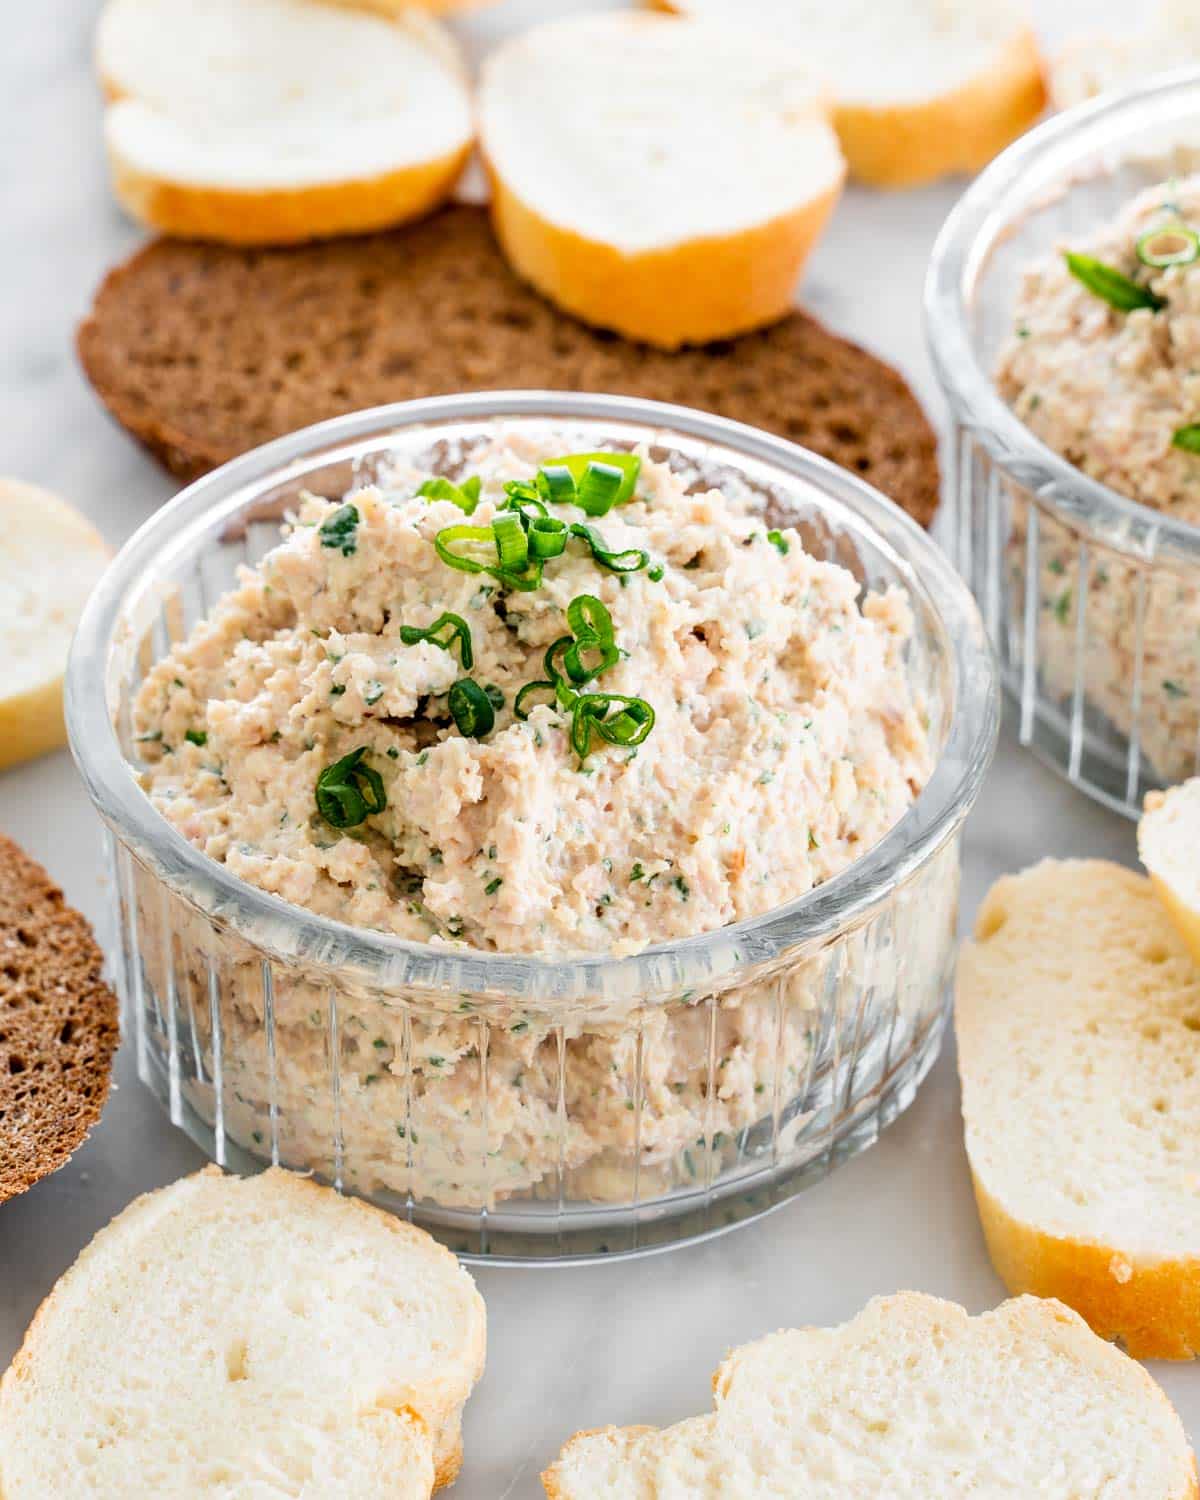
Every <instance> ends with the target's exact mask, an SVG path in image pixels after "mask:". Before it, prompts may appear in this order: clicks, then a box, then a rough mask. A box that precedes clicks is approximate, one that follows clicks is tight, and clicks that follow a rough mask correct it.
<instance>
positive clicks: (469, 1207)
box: [67, 391, 998, 1261]
mask: <svg viewBox="0 0 1200 1500" xmlns="http://www.w3.org/2000/svg"><path fill="white" fill-rule="evenodd" d="M538 429H541V430H547V431H550V430H553V431H554V432H556V433H558V434H559V436H560V439H561V438H563V437H566V438H568V439H569V441H568V442H566V443H565V444H564V442H563V441H560V442H559V446H560V447H561V446H564V445H565V446H569V447H577V448H581V449H598V448H607V447H618V448H619V447H631V446H632V445H634V444H635V443H638V442H642V441H644V442H647V443H648V444H650V446H651V450H652V453H653V455H654V456H655V457H669V458H670V460H671V462H673V463H674V464H676V465H677V466H680V467H683V468H688V469H690V470H691V471H692V472H693V473H694V474H695V475H696V476H697V479H698V480H699V481H701V482H706V483H707V482H716V483H733V484H740V485H741V486H743V487H744V489H745V491H746V492H748V494H749V495H750V496H751V497H752V498H753V500H754V501H755V503H757V502H759V501H761V502H762V503H763V504H764V505H765V507H766V510H767V513H768V514H770V515H771V516H772V517H775V518H777V519H780V520H783V519H790V520H792V521H793V522H794V524H797V525H799V526H800V527H801V528H802V529H803V535H804V537H805V543H806V546H807V547H808V548H809V550H811V551H813V552H815V553H816V554H818V555H823V556H828V557H831V558H836V560H837V561H839V562H841V563H843V564H844V565H846V566H848V567H850V568H852V569H853V570H854V571H855V572H856V574H857V576H858V577H859V578H860V580H861V581H862V582H863V583H864V584H867V585H872V586H878V585H885V584H890V583H897V584H900V585H902V586H903V587H904V588H905V589H906V590H907V592H908V594H909V596H910V598H911V600H912V603H913V609H914V614H915V621H916V625H915V632H914V636H913V640H912V642H911V645H910V647H909V650H908V669H909V670H910V672H911V674H912V678H913V680H914V683H915V685H916V688H917V690H918V691H920V692H921V693H922V694H923V695H924V697H925V699H926V701H927V704H928V712H929V718H930V733H931V736H932V739H933V743H934V745H935V747H936V749H937V751H938V758H937V764H936V768H935V770H934V772H933V775H932V778H931V780H930V782H929V784H928V786H927V787H926V788H925V790H924V792H923V793H922V795H921V796H920V798H919V799H918V800H917V802H916V804H915V805H914V806H913V807H912V808H911V809H910V810H909V811H908V813H907V814H906V815H905V816H904V818H903V819H902V820H901V822H900V823H899V824H898V825H897V826H896V827H895V828H893V829H892V831H891V832H890V833H889V834H888V835H887V836H886V837H885V838H884V839H883V840H882V841H881V842H880V843H879V844H878V845H877V846H876V847H874V848H873V849H871V850H870V851H869V852H867V853H866V854H864V856H863V857H862V858H861V859H860V860H858V861H857V862H856V863H855V864H854V865H853V866H852V867H851V868H849V869H848V870H846V871H845V872H844V873H842V874H841V875H839V876H838V877H837V878H836V879H833V880H830V881H828V882H827V883H826V884H824V885H822V886H820V887H819V888H817V889H816V890H814V891H812V892H811V893H809V894H808V895H806V896H804V897H803V898H801V899H799V900H796V901H793V902H791V903H789V904H788V905H786V906H783V907H780V908H778V909H776V910H774V911H771V912H769V913H768V914H766V915H764V916H762V917H759V918H756V919H754V920H752V921H746V922H741V923H738V924H737V925H735V926H730V927H726V928H723V929H721V930H719V931H716V932H711V933H707V934H704V935H702V936H699V937H694V938H691V939H688V940H686V941H683V942H672V943H664V944H662V945H660V946H657V947H654V948H651V949H649V950H648V951H646V952H644V953H641V954H638V955H636V956H634V957H628V958H619V959H617V958H614V959H606V958H596V957H581V958H579V959H570V960H564V961H557V960H555V961H551V960H547V959H539V958H524V957H520V958H518V957H508V956H500V955H495V954H487V953H479V952H470V951H467V952H460V951H455V950H447V949H446V948H445V947H440V948H439V947H436V946H431V945H427V944H421V943H411V942H404V941H401V940H399V939H397V938H394V937H391V936H387V935H383V934H380V933H376V932H371V931H366V930H362V929H357V928H353V927H349V926H345V925H343V924H341V923H338V922H336V921H331V920H327V919H323V918H321V917H318V916H314V915H312V914H311V913H309V912H306V911H303V910H301V909H298V908H296V907H293V906H290V905H288V904H287V903H285V902H283V901H281V900H280V899H278V898H277V897H274V896H271V895H268V894H266V893H264V892H263V891H261V890H258V889H256V888H255V887H253V886H250V885H247V884H245V883H243V882H242V881H241V880H239V879H238V878H236V877H235V876H234V875H232V874H231V873H230V872H229V871H228V870H227V869H226V868H225V867H224V866H223V865H220V864H217V863H215V862H213V861H211V860H210V859H209V858H207V856H205V855H204V854H202V853H201V852H200V851H199V850H198V849H196V848H194V847H193V846H192V845H190V844H189V843H188V842H187V841H186V840H185V839H184V838H183V837H182V836H181V835H180V834H179V833H178V832H176V831H175V829H174V828H173V827H171V826H170V825H169V824H168V823H167V822H166V820H165V819H163V818H162V817H161V816H160V815H159V814H158V813H157V812H156V810H155V809H154V808H153V806H152V805H151V803H150V802H149V800H148V799H147V797H146V796H145V795H144V793H143V792H142V791H141V789H140V788H139V786H138V783H137V781H136V779H135V776H136V768H137V745H136V743H135V742H134V740H133V736H132V730H131V725H130V706H131V703H132V700H133V698H134V696H135V695H136V692H137V689H138V686H139V684H140V682H141V681H142V679H143V678H144V676H145V675H146V673H147V671H148V670H149V668H150V666H151V664H152V663H153V662H154V661H156V660H157V659H158V658H159V657H161V656H162V655H163V654H164V653H165V652H166V650H167V649H168V647H169V643H170V642H172V641H174V640H177V639H180V638H181V637H182V636H184V635H186V634H187V633H188V632H189V631H190V630H191V628H192V627H193V626H194V624H195V623H196V621H197V620H198V619H199V618H201V617H202V616H203V615H205V614H206V613H207V612H208V609H209V607H210V606H211V605H212V603H213V602H214V601H215V599H216V598H217V596H218V595H219V594H220V593H221V592H222V591H223V590H224V589H225V588H226V587H228V586H229V585H230V583H231V582H232V580H233V576H234V570H235V569H236V568H237V567H238V566H239V565H240V564H242V563H245V562H254V561H255V560H257V559H258V558H259V557H261V556H262V554H263V553H264V552H265V551H266V550H267V549H268V548H269V547H271V546H272V545H274V543H275V542H276V541H277V540H278V536H279V531H278V520H279V517H280V516H281V514H282V512H283V510H284V509H285V508H287V507H289V506H290V505H291V503H292V502H293V501H294V500H295V498H296V497H297V496H298V494H299V492H300V491H301V490H305V489H308V490H315V491H317V492H318V493H324V494H330V495H335V496H336V495H341V494H342V493H343V492H344V491H345V490H346V489H348V488H349V487H350V486H351V484H352V483H353V482H354V481H355V480H356V479H360V480H365V479H367V478H369V477H370V476H371V473H372V470H373V467H374V466H375V464H376V463H377V462H378V461H379V460H381V459H386V458H387V457H388V456H389V455H392V456H394V455H397V454H401V455H404V456H405V457H407V458H413V459H420V457H421V456H422V455H432V461H433V462H436V463H437V464H438V465H439V466H440V467H443V468H445V467H446V465H447V455H448V454H454V453H461V452H462V451H463V450H464V448H467V449H469V447H470V445H471V444H473V443H474V442H475V441H476V440H479V439H483V438H486V437H489V436H494V435H496V434H497V433H498V432H500V431H501V430H516V431H519V432H529V431H531V430H538ZM67 718H68V722H69V726H70V735H71V744H72V747H73V749H74V753H75V757H76V760H77V761H78V764H79V768H80V770H81V772H82V774H83V777H84V779H85V781H86V783H87V787H88V790H89V792H90V794H91V796H92V798H93V800H94V801H95V803H96V806H97V808H98V809H99V811H100V813H101V815H102V817H103V819H104V821H105V823H106V825H107V829H108V847H109V860H110V865H111V873H112V883H113V887H114V890H115V893H116V899H117V904H118V908H119V911H118V918H119V926H120V932H121V937H122V942H121V953H120V964H119V970H120V972H119V982H120V987H121V993H122V996H123V999H124V1003H125V1007H126V1009H125V1015H126V1021H127V1031H128V1032H131V1033H132V1036H133V1038H134V1040H135V1044H136V1048H137V1064H138V1070H139V1073H140V1076H141V1078H142V1079H143V1080H144V1081H145V1082H146V1083H147V1084H148V1085H149V1086H150V1088H151V1089H152V1090H153V1091H154V1092H155V1093H156V1094H157V1095H158V1097H159V1098H160V1099H161V1100H162V1102H163V1103H164V1105H165V1106H166V1108H167V1109H168V1111H169V1113H170V1117H171V1119H172V1120H173V1121H174V1122H175V1123H176V1124H177V1125H181V1126H183V1127H184V1128H185V1129H186V1130H187V1131H188V1132H189V1134H190V1135H191V1136H192V1137H193V1138H194V1139H195V1140H196V1141H197V1142H198V1143H199V1144H200V1145H201V1146H202V1147H203V1148H204V1149H205V1150H206V1151H208V1152H209V1153H210V1154H211V1155H212V1156H213V1157H215V1159H216V1160H217V1161H219V1162H222V1163H226V1164H229V1165H231V1166H235V1167H236V1168H238V1169H239V1170H249V1169H251V1168H253V1167H255V1166H258V1165H262V1164H263V1163H265V1162H267V1161H276V1162H283V1163H284V1164H286V1165H288V1166H292V1167H298V1168H308V1169H312V1170H313V1171H315V1172H316V1173H318V1174H319V1175H320V1176H322V1177H324V1178H326V1179H328V1180H330V1181H332V1182H334V1183H335V1184H336V1185H337V1186H339V1187H341V1188H344V1189H346V1190H348V1191H352V1192H355V1193H359V1194H362V1195H364V1196H366V1197H369V1198H371V1199H372V1200H373V1201H375V1202H377V1203H380V1204H382V1205H384V1206H386V1207H388V1208H390V1209H392V1210H394V1211H397V1212H401V1213H405V1214H407V1215H408V1216H410V1217H411V1218H413V1219H415V1220H416V1221H418V1222H420V1223H421V1224H423V1225H425V1226H426V1227H427V1228H429V1229H431V1230H433V1231H434V1232H435V1233H436V1234H438V1235H439V1236H440V1237H441V1238H443V1239H444V1240H445V1241H446V1243H448V1244H450V1245H451V1246H452V1247H453V1248H454V1249H455V1250H457V1251H459V1252H460V1253H462V1254H465V1255H469V1256H488V1257H489V1258H493V1259H502V1260H511V1261H530V1260H537V1261H546V1260H554V1259H564V1258H578V1257H586V1256H595V1255H602V1254H607V1255H612V1254H619V1253H627V1252H635V1251H643V1250H647V1249H652V1248H656V1247H659V1246H663V1245H666V1244H670V1243H672V1242H676V1241H679V1240H683V1239H688V1238H692V1237H696V1236H700V1235H704V1234H709V1233H714V1232H716V1231H718V1230H720V1229H723V1228H725V1227H727V1226H728V1225H731V1224H734V1223H736V1222H738V1221H739V1220H742V1219H746V1218H749V1217H751V1216H754V1215H756V1214H759V1213H761V1212H763V1211H765V1210H767V1209H769V1208H771V1207H773V1206H774V1205H776V1204H778V1203H780V1202H782V1201H783V1200H785V1199H786V1198H788V1197H790V1196H791V1195H792V1194H793V1193H795V1192H796V1191H797V1190H798V1189H799V1188H800V1187H801V1186H802V1185H803V1184H804V1183H805V1182H806V1181H808V1180H810V1179H812V1178H814V1177H815V1176H817V1175H819V1174H821V1173H823V1172H825V1171H826V1170H828V1169H829V1167H830V1166H831V1165H832V1164H833V1163H834V1162H835V1161H837V1160H839V1159H840V1158H842V1157H844V1156H846V1155H849V1154H852V1153H853V1152H856V1151H858V1150H861V1149H862V1148H863V1147H864V1146H866V1145H867V1144H869V1143H870V1142H871V1141H873V1140H874V1139H875V1137H876V1135H877V1134H878V1132H879V1131H880V1129H881V1128H882V1127H883V1126H884V1125H886V1124H887V1123H888V1122H889V1121H890V1120H891V1119H892V1118H893V1117H894V1116H895V1115H896V1114H897V1113H898V1112H899V1111H900V1110H902V1109H903V1108H904V1107H905V1106H906V1105H907V1104H908V1103H909V1101H910V1100H911V1099H912V1097H913V1095H914V1092H915V1090H916V1088H917V1085H918V1083H919V1082H920V1080H921V1078H922V1077H923V1076H924V1074H925V1073H926V1071H927V1070H928V1068H929V1067H930V1064H931V1063H932V1061H933V1058H934V1056H935V1055H936V1052H937V1048H938V1044H939V1038H940V1033H941V1030H942V1024H943V1019H944V1015H945V1005H944V1001H945V996H946V991H947V981H948V977H949V973H950V965H951V960H952V956H953V951H954V933H955V917H956V907H957V895H958V875H959V831H960V828H961V825H962V822H963V819H964V818H965V817H966V814H967V812H968V810H969V809H970V807H971V806H972V804H973V803H974V801H975V797H976V795H977V793H978V791H979V786H980V782H981V780H982V778H983V775H984V772H985V770H986V768H987V765H988V762H989V760H990V757H991V754H992V751H993V748H994V744H995V739H996V733H997V724H998V689H997V686H996V680H995V672H994V666H993V661H992V656H991V652H990V650H989V647H988V645H987V640H986V635H985V632H984V630H983V624H982V621H981V620H980V618H979V614H978V611H977V610H976V608H975V605H974V603H973V601H972V600H971V598H970V595H969V593H968V591H967V589H966V588H965V586H964V585H963V584H962V583H961V582H960V580H959V579H958V578H957V577H956V575H955V574H954V571H953V569H952V568H951V567H950V565H949V563H948V562H947V561H946V560H945V559H943V558H942V557H941V555H940V554H939V553H938V551H937V550H936V549H935V547H934V546H933V545H932V543H931V542H930V541H929V539H928V538H927V537H926V536H925V535H924V533H923V532H921V531H920V530H919V529H918V528H917V527H916V526H915V525H913V523H912V522H911V521H909V520H908V518H907V517H906V516H904V515H902V514H901V512H900V511H899V510H898V509H897V508H896V507H895V506H893V505H891V504H890V503H889V502H887V501H885V500H884V499H883V498H882V497H881V496H880V495H878V494H877V493H876V492H875V491H873V490H871V489H870V488H868V486H866V485H865V484H863V483H862V482H861V481H860V480H858V479H856V478H855V477H853V476H851V475H849V474H847V473H845V472H844V471H842V470H841V469H838V468H836V467H834V466H833V465H831V464H829V463H826V462H825V461H823V460H822V459H819V458H817V457H815V456H814V455H812V454H810V453H807V452H805V451H803V450H801V449H799V448H796V447H794V446H792V445H791V444H789V443H786V442H783V441H780V440H778V439H776V438H772V437H768V436H766V435H764V434H763V433H760V432H756V431H754V430H753V429H751V428H748V427H743V426H740V425H738V424H735V423H732V422H726V421H721V420H719V419H717V418H715V417H709V416H704V415H701V414H700V413H697V412H693V411H688V410H685V409H683V408H680V407H672V406H664V405H659V404H657V403H653V402H648V401H638V400H630V399H624V398H615V397H603V396H599V397H597V396H576V395H561V394H548V393H544V392H537V391H534V392H520V393H501V394H494V393H491V394H487V393H485V394H480V395H470V396H455V397H444V398H437V399H431V400H426V401H413V402H407V403H403V404H400V405H395V406H387V407H380V408H378V409H376V410H373V411H367V412H362V413H359V414H356V415H353V416H348V417H342V418H339V419H337V420H336V421H331V422H325V423H322V424H321V425H319V426H316V427H310V428H308V429H306V430H305V431H302V432H298V433H295V434H294V435H292V436H290V437H286V438H282V439H280V440H279V441H277V442H274V443H270V444H268V445H267V446H266V447H264V448H260V449H258V450H256V451H255V452H253V453H250V454H247V455H246V456H245V457H243V458H240V459H237V460H236V461H235V462H233V463H230V464H227V465H226V466H225V467H224V468H222V469H219V470H217V471H216V472H215V473H213V474H210V475H209V476H207V477H206V478H204V479H201V480H200V481H199V482H198V483H196V484H193V485H192V486H191V487H190V488H189V489H187V490H185V491H184V492H183V493H182V494H181V495H179V496H178V498H177V499H175V500H174V501H173V502H172V503H171V504H170V505H168V506H166V507H165V508H164V509H163V510H162V511H160V512H159V513H158V514H157V515H156V516H154V517H153V518H152V519H151V520H150V521H148V522H147V523H146V525H145V526H143V527H142V529H141V530H140V531H139V532H138V533H137V534H136V536H134V537H133V539H132V540H131V541H130V542H129V543H128V544H127V545H126V546H125V548H124V549H123V550H122V552H121V553H120V555H119V557H118V558H117V559H116V561H115V562H114V564H113V565H112V568H111V569H110V571H109V572H108V573H107V574H106V575H105V577H104V579H103V581H102V582H101V584H100V586H99V587H98V588H97V590H96V592H95V594H94V595H93V597H92V599H91V601H90V603H89V605H88V607H87V610H86V612H85V614H84V618H83V620H82V622H81V625H80V628H79V632H78V636H77V638H76V642H75V647H74V651H73V653H72V657H71V664H70V668H69V673H68V683H67ZM780 811H781V816H786V814H787V809H786V808H783V809H781V810H780Z"/></svg>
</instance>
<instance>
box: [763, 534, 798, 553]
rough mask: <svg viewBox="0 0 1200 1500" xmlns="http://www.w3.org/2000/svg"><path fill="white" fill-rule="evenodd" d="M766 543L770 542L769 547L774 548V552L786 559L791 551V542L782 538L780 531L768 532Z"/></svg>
mask: <svg viewBox="0 0 1200 1500" xmlns="http://www.w3.org/2000/svg"><path fill="white" fill-rule="evenodd" d="M767 541H768V542H770V544H771V546H772V547H774V548H775V550H776V552H778V553H779V554H780V555H781V556H783V557H786V556H787V555H788V553H789V552H790V551H791V550H792V544H791V542H789V541H788V539H787V537H785V536H784V534H783V532H782V531H768V532H767Z"/></svg>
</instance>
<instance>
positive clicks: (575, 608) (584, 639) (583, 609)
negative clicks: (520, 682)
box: [563, 594, 621, 687]
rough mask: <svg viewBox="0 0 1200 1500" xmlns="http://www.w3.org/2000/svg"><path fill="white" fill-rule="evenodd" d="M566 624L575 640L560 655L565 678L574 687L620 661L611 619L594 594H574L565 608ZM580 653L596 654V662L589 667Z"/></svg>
mask: <svg viewBox="0 0 1200 1500" xmlns="http://www.w3.org/2000/svg"><path fill="white" fill-rule="evenodd" d="M567 624H568V625H569V626H570V627H571V633H572V635H573V636H574V637H575V639H574V640H573V641H572V642H571V644H570V645H569V646H568V647H567V648H566V650H565V651H564V652H563V666H564V667H566V669H567V676H568V677H569V678H570V679H571V681H572V682H573V683H574V684H575V685H576V686H577V687H578V686H580V685H582V684H583V683H585V682H590V681H591V680H592V678H593V677H599V676H600V674H601V672H607V671H608V669H609V668H610V667H613V666H615V665H616V664H617V662H618V661H619V660H620V656H621V653H620V652H619V651H618V650H617V644H616V639H615V637H614V635H613V623H612V616H611V615H610V614H609V612H608V610H607V609H606V608H605V606H604V603H603V601H602V600H600V599H597V598H596V596H595V594H578V595H576V597H575V598H574V599H572V600H571V602H570V604H568V605H567ZM584 651H598V652H599V653H600V660H599V661H598V662H595V663H594V664H592V665H589V664H588V663H587V662H585V661H584V659H583V654H582V653H583V652H584Z"/></svg>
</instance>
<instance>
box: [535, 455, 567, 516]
mask: <svg viewBox="0 0 1200 1500" xmlns="http://www.w3.org/2000/svg"><path fill="white" fill-rule="evenodd" d="M536 483H537V488H538V494H539V495H541V497H542V499H543V500H548V501H549V502H550V504H551V505H574V504H575V476H574V474H572V473H571V470H570V469H569V468H568V467H567V465H566V464H565V463H564V462H563V461H562V460H561V459H558V460H555V462H554V463H549V464H543V465H542V467H541V468H540V469H539V470H538V472H537V481H536Z"/></svg>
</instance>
